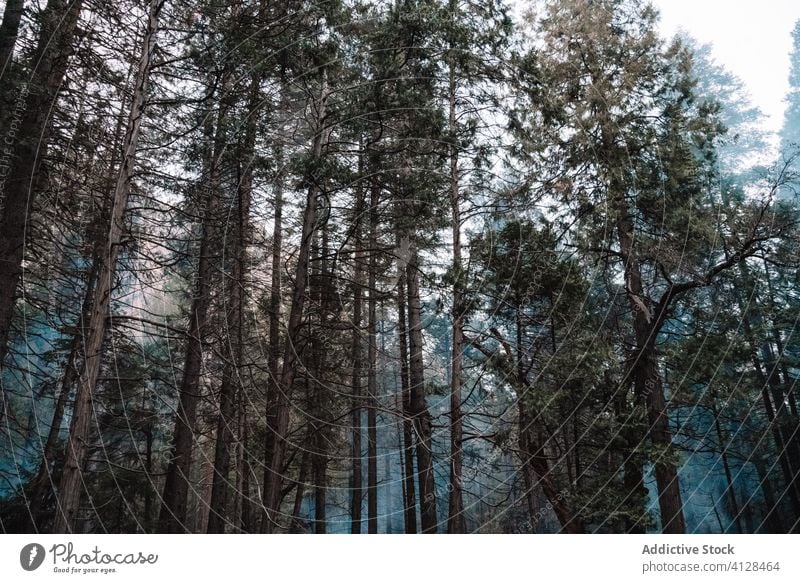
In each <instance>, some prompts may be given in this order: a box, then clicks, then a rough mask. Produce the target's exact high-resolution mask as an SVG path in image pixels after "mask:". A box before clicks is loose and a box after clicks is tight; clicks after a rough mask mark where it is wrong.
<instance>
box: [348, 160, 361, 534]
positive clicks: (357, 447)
mask: <svg viewBox="0 0 800 583" xmlns="http://www.w3.org/2000/svg"><path fill="white" fill-rule="evenodd" d="M358 162H359V174H360V175H363V166H364V161H363V156H359V160H358ZM363 212H364V187H363V185H362V184H359V185H358V186H357V187H356V201H355V212H354V219H353V220H354V225H353V229H354V236H353V238H354V251H353V262H354V274H353V340H352V345H351V348H350V354H351V357H350V358H351V361H352V363H353V376H352V408H353V412H352V418H351V425H352V449H351V453H350V464H351V467H352V474H351V479H350V533H351V534H361V502H362V499H363V497H364V492H363V484H362V481H363V477H362V463H361V411H362V408H361V399H362V395H361V375H362V370H361V368H362V365H363V358H362V347H361V333H362V330H361V320H362V314H361V312H362V306H361V303H362V302H361V297H362V289H361V288H362V286H363V282H362V279H363V273H364V266H363V261H364V257H363V255H364V250H363V243H362V240H361V220H362V214H363Z"/></svg>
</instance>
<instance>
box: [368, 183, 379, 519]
mask: <svg viewBox="0 0 800 583" xmlns="http://www.w3.org/2000/svg"><path fill="white" fill-rule="evenodd" d="M376 171H377V170H376V169H373V172H376ZM379 195H380V185H379V184H377V183H376V184H374V185H373V186H372V188H371V192H370V201H369V249H370V251H369V266H368V268H367V269H368V272H369V273H368V277H367V279H368V297H367V342H368V344H367V532H368V533H369V534H377V532H378V429H377V411H376V408H375V407H376V404H377V403H376V399H377V380H378V378H377V377H378V371H377V366H378V345H377V327H376V325H377V317H376V306H377V300H376V295H377V290H376V285H377V276H376V273H375V271H376V269H377V264H376V259H377V253H378V250H377V248H378V203H379Z"/></svg>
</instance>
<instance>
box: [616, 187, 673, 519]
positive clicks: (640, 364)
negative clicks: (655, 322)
mask: <svg viewBox="0 0 800 583" xmlns="http://www.w3.org/2000/svg"><path fill="white" fill-rule="evenodd" d="M612 190H613V191H614V192H615V194H614V199H613V204H614V210H615V213H616V215H617V224H616V229H617V238H618V241H619V246H620V251H621V254H622V256H623V257H624V258H625V289H626V294H627V297H628V302H629V304H630V306H631V310H632V312H633V327H634V333H635V337H636V355H635V360H634V364H633V370H632V373H633V380H634V387H635V389H634V392H635V395H636V399H637V400H638V401H640V402H642V403H643V405H644V407H645V409H646V411H647V418H648V422H649V424H650V429H649V431H648V436H649V437H650V441H651V442H652V444H653V445H654V446H655V447H656V448H658V449H659V450H660V453H659V455H658V459H656V460H655V462H654V464H653V465H654V467H655V475H656V485H657V487H658V505H659V509H660V511H661V530H662V532H663V533H665V534H683V533H685V532H686V523H685V521H684V517H683V502H682V500H681V491H680V483H679V481H678V470H677V467H676V466H675V462H674V461H672V459H671V457H670V455H669V454H670V452H671V451H672V449H673V445H672V432H671V431H670V428H669V417H668V412H667V404H666V401H665V399H664V389H663V383H662V379H661V373H660V372H659V370H658V360H657V355H656V349H655V335H656V333H657V331H655V330H653V329H652V327H651V325H650V320H651V318H652V316H651V314H650V312H649V306H647V305H646V301H647V298H646V296H645V292H644V287H643V285H642V274H641V269H640V266H639V262H638V259H637V257H636V250H635V249H634V225H633V221H632V219H631V217H630V211H629V209H628V207H627V204H626V202H625V199H624V195H622V194H619V193H620V192H624V189H623V188H622V187H621V186H619V185H613V186H612Z"/></svg>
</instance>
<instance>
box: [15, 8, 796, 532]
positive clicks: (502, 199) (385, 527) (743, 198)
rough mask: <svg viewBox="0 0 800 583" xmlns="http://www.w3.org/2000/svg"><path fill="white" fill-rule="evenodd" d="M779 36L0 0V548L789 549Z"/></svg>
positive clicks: (577, 17) (789, 322)
mask: <svg viewBox="0 0 800 583" xmlns="http://www.w3.org/2000/svg"><path fill="white" fill-rule="evenodd" d="M765 9H767V8H765ZM793 38H794V51H793V54H792V56H791V59H792V61H791V62H792V65H791V71H788V72H787V75H789V78H790V84H791V92H790V94H789V95H788V96H787V105H788V107H787V113H786V117H785V122H784V127H783V131H782V133H781V135H780V136H774V135H770V134H768V133H767V132H765V131H764V130H763V118H762V114H761V112H760V111H759V110H758V109H757V108H756V107H754V106H753V105H752V103H751V102H750V101H749V98H748V95H747V92H746V90H745V87H744V85H743V83H742V82H741V81H740V80H738V79H737V78H736V77H735V76H734V75H732V74H731V73H729V72H728V71H727V70H725V68H724V67H723V66H721V65H720V64H719V63H717V62H715V61H714V59H713V58H712V56H711V52H710V49H709V47H707V46H702V45H699V44H698V43H697V42H695V41H693V40H692V39H691V38H688V37H687V36H685V35H679V37H677V38H675V39H666V38H663V37H662V36H661V35H660V33H659V29H658V14H657V11H656V10H655V9H654V8H653V7H652V6H650V5H649V4H648V3H647V2H645V1H640V0H540V1H534V2H530V3H517V4H513V5H504V4H503V3H502V0H387V1H386V2H378V1H374V0H327V1H326V2H322V3H315V2H306V1H304V0H272V1H266V0H225V1H218V0H150V1H149V3H148V2H147V1H146V0H115V1H113V2H109V1H106V0H36V1H34V0H5V5H4V9H3V15H2V25H0V74H1V75H2V78H1V80H0V140H2V143H1V144H0V213H1V217H2V218H1V219H0V361H1V363H0V367H2V369H1V370H0V374H1V376H0V379H1V381H2V408H0V428H2V429H1V430H0V530H1V531H3V532H56V533H64V532H100V533H104V532H110V533H116V532H145V533H183V532H208V533H222V532H225V533H238V532H248V533H272V532H298V533H299V532H314V533H326V532H327V533H385V532H395V533H396V532H406V533H420V532H421V533H434V532H438V533H471V532H494V533H552V532H564V533H583V532H597V533H602V532H612V533H637V532H665V533H683V532H690V533H691V532H725V533H752V532H759V533H762V532H774V533H783V532H797V531H799V530H800V432H799V431H798V429H799V428H800V413H799V412H798V405H797V396H796V388H795V387H796V382H797V380H798V378H800V363H798V359H800V339H799V338H798V337H797V336H796V335H795V327H796V324H797V319H798V315H799V312H798V310H799V309H800V297H799V295H798V294H799V293H800V287H798V284H800V281H798V277H800V272H798V267H800V232H798V220H800V209H798V208H796V204H795V196H796V194H797V191H798V186H800V180H798V179H800V176H799V175H798V170H800V164H798V163H796V162H795V160H796V157H797V150H796V143H797V142H798V141H800V23H798V26H797V27H795V29H794V37H793ZM765 66H768V64H765Z"/></svg>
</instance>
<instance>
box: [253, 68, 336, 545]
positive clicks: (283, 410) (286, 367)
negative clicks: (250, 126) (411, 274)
mask: <svg viewBox="0 0 800 583" xmlns="http://www.w3.org/2000/svg"><path fill="white" fill-rule="evenodd" d="M320 76H321V78H322V79H321V88H320V96H319V99H318V102H317V108H316V113H317V119H316V128H315V132H316V133H315V135H314V143H313V146H312V157H313V158H314V160H320V159H321V158H322V150H323V147H324V144H325V142H326V141H327V135H328V129H327V127H326V121H325V118H326V114H325V104H326V102H327V99H328V77H327V70H326V69H325V68H324V67H323V68H322V70H321V72H320ZM308 183H309V184H308V193H307V195H306V204H305V208H304V211H303V230H302V234H301V238H300V248H299V250H298V253H297V265H296V267H295V283H294V290H293V292H292V304H291V307H290V310H289V321H288V323H287V327H286V345H285V347H284V353H283V366H282V368H281V376H280V390H279V391H278V395H277V399H276V403H275V409H274V410H275V418H274V423H275V426H274V436H275V438H274V444H273V448H272V459H271V460H270V463H269V469H268V473H267V476H266V477H267V479H266V480H265V484H264V498H265V507H266V510H267V517H266V519H267V520H266V523H265V527H264V528H262V530H264V531H265V532H273V530H274V529H275V527H276V526H277V525H278V515H279V510H280V502H281V484H282V483H283V476H282V475H281V474H282V472H283V464H284V459H285V457H286V445H287V444H286V436H287V433H288V430H289V405H290V403H289V397H290V395H291V392H292V384H293V383H294V377H295V373H296V370H295V368H296V364H297V359H298V354H297V351H296V349H297V341H298V340H299V332H300V329H301V323H302V319H303V309H304V306H305V303H306V284H307V282H308V265H309V255H310V251H311V243H312V239H313V237H314V231H315V229H316V226H317V225H316V223H317V198H318V196H319V186H318V185H317V184H316V179H315V177H313V176H309V177H308Z"/></svg>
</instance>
